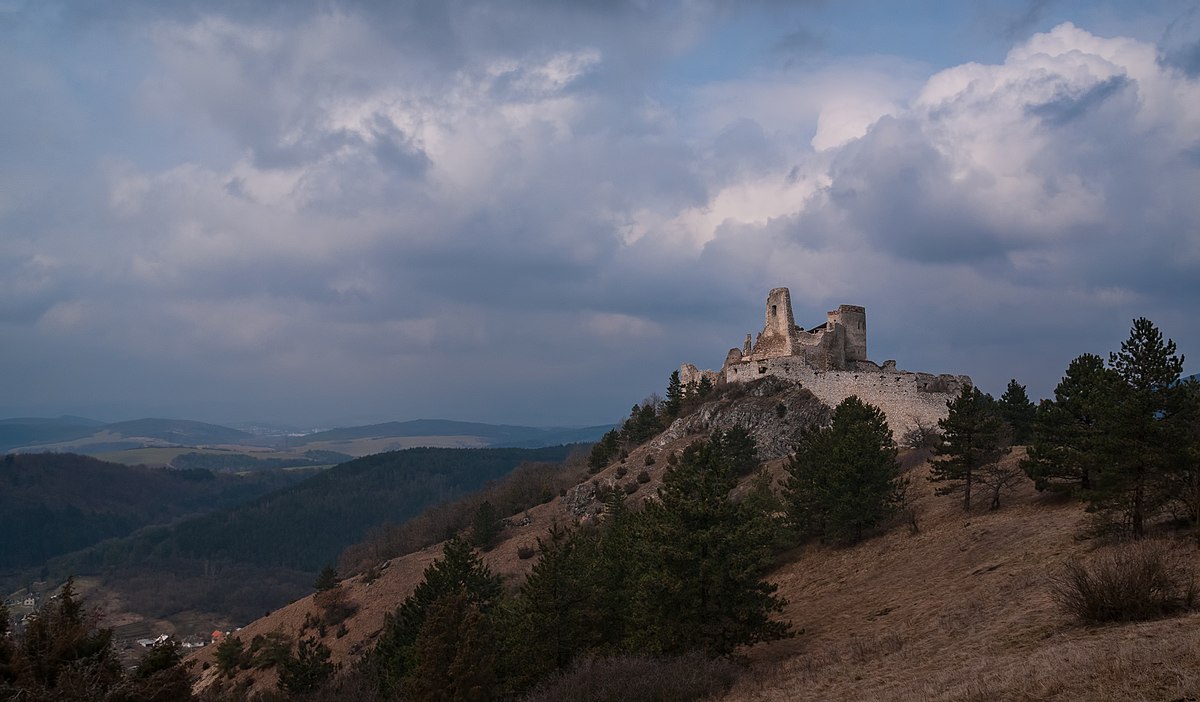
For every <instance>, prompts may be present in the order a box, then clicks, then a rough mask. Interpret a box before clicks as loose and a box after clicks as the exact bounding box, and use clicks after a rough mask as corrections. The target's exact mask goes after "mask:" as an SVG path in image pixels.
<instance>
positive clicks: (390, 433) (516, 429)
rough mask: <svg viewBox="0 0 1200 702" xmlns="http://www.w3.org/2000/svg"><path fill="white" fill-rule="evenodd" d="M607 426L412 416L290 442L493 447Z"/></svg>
mask: <svg viewBox="0 0 1200 702" xmlns="http://www.w3.org/2000/svg"><path fill="white" fill-rule="evenodd" d="M611 428H612V427H610V426H596V427H581V428H540V427H522V426H512V425H507V424H481V423H478V422H456V421H452V420H448V419H414V420H411V421H408V422H385V423H383V424H371V425H367V426H359V427H342V428H339V429H330V430H328V431H320V432H315V433H313V434H306V435H305V436H301V437H297V438H295V439H293V440H292V443H293V444H295V445H297V446H300V445H307V444H315V443H324V442H342V441H353V440H355V439H381V438H393V437H394V438H413V437H472V438H475V439H478V440H479V441H480V442H481V443H482V445H485V446H490V447H495V448H538V447H542V446H553V445H558V444H573V443H580V442H590V441H595V440H596V439H598V438H600V436H601V435H602V434H603V433H604V432H606V431H608V430H609V429H611Z"/></svg>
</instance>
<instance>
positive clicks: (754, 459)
mask: <svg viewBox="0 0 1200 702" xmlns="http://www.w3.org/2000/svg"><path fill="white" fill-rule="evenodd" d="M712 441H713V445H714V446H715V447H716V448H717V451H718V452H719V453H720V454H721V459H722V460H723V461H724V462H725V463H726V464H727V465H728V466H729V469H730V470H732V471H733V474H734V475H736V476H738V477H741V476H744V475H750V474H751V473H753V472H754V471H756V470H758V466H759V465H760V463H759V460H758V444H757V443H756V442H755V441H754V437H752V436H750V432H748V431H746V430H745V429H744V428H743V427H741V426H740V425H735V426H733V427H731V428H730V429H729V430H728V431H725V432H721V431H716V432H714V433H713V435H712Z"/></svg>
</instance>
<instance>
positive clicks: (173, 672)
mask: <svg viewBox="0 0 1200 702" xmlns="http://www.w3.org/2000/svg"><path fill="white" fill-rule="evenodd" d="M110 698H112V699H115V700H121V702H187V701H188V700H193V699H195V698H194V697H193V696H192V681H191V677H190V676H189V675H188V668H187V665H185V664H184V663H183V653H182V652H181V651H180V648H179V642H178V641H175V640H174V639H168V640H167V641H164V642H162V643H158V644H155V645H154V646H152V647H151V648H150V650H149V651H148V652H147V653H146V655H145V656H142V660H141V661H139V662H138V665H137V668H135V669H134V671H133V675H132V676H131V677H130V678H129V679H128V680H127V681H126V682H125V684H124V686H123V689H122V691H121V692H120V693H117V694H113V695H111V696H110Z"/></svg>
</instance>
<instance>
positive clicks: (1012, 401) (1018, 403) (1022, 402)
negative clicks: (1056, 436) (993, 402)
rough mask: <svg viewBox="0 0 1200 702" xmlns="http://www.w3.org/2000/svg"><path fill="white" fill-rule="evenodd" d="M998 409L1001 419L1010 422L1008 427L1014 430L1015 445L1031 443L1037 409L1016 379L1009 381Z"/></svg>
mask: <svg viewBox="0 0 1200 702" xmlns="http://www.w3.org/2000/svg"><path fill="white" fill-rule="evenodd" d="M997 409H998V410H999V412H1000V418H1001V419H1003V420H1004V421H1006V422H1008V426H1009V427H1010V428H1011V429H1012V440H1013V443H1015V444H1020V445H1022V446H1024V445H1025V444H1027V443H1029V439H1030V438H1031V437H1032V436H1033V422H1034V416H1035V415H1036V413H1037V407H1035V406H1034V404H1033V403H1032V402H1031V401H1030V400H1029V395H1027V394H1025V386H1024V385H1021V384H1020V383H1018V382H1017V380H1016V378H1013V379H1012V380H1010V381H1008V387H1007V388H1005V390H1004V394H1003V395H1001V396H1000V401H999V402H998V403H997Z"/></svg>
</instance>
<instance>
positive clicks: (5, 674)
mask: <svg viewBox="0 0 1200 702" xmlns="http://www.w3.org/2000/svg"><path fill="white" fill-rule="evenodd" d="M11 631H12V622H11V621H10V619H9V613H8V605H6V604H4V601H3V600H0V691H3V690H4V686H5V685H6V684H8V683H11V682H12V681H13V680H15V679H16V672H15V671H14V670H13V645H12V640H11V639H10V638H9V635H10V633H11Z"/></svg>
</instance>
